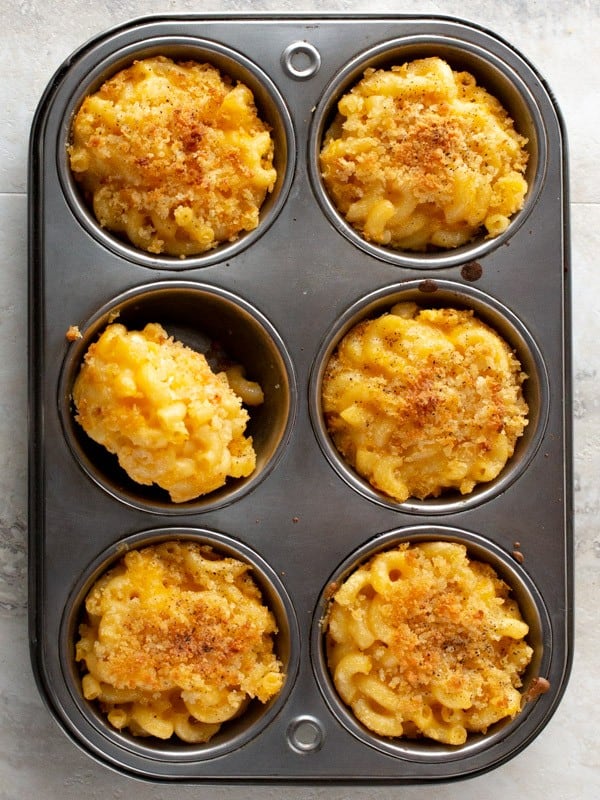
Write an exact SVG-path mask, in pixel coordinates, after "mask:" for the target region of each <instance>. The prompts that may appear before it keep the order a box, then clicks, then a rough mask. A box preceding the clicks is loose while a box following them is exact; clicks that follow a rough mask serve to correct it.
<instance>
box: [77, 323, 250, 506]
mask: <svg viewBox="0 0 600 800" xmlns="http://www.w3.org/2000/svg"><path fill="white" fill-rule="evenodd" d="M230 374H231V384H230V380H229V379H228V377H227V373H226V372H217V373H215V372H213V371H212V369H211V368H210V366H209V364H208V362H207V360H206V358H205V356H204V355H203V354H202V353H198V352H196V351H195V350H192V349H191V348H189V347H186V346H185V345H183V344H182V343H181V342H178V341H175V340H174V339H173V338H172V337H170V336H169V335H168V334H167V332H166V331H165V330H164V328H163V327H162V326H161V325H159V324H158V323H154V322H152V323H148V324H147V325H146V326H145V327H144V328H143V330H139V331H138V330H132V331H130V330H128V329H127V328H126V327H125V326H124V325H122V324H120V323H116V322H115V323H112V324H110V325H108V326H107V328H106V329H105V330H104V331H103V332H102V334H101V336H100V338H99V339H98V340H97V341H96V342H94V343H93V344H92V345H90V347H89V348H88V350H87V352H86V354H85V356H84V360H83V363H82V365H81V368H80V370H79V373H78V375H77V377H76V379H75V383H74V385H73V393H72V395H73V403H74V405H75V410H76V415H75V419H76V420H77V422H78V423H79V424H80V425H81V426H82V428H83V429H84V431H85V432H86V433H87V435H88V436H89V437H90V438H91V439H93V440H94V441H95V442H98V443H99V444H101V445H103V446H104V447H105V448H106V449H107V450H108V451H109V452H110V453H113V454H115V455H116V456H117V458H118V461H119V464H120V465H121V467H122V468H123V469H124V470H125V472H126V473H127V474H128V475H129V477H130V478H131V479H132V480H134V481H136V482H137V483H139V484H142V485H145V486H150V485H152V484H156V485H158V486H160V487H161V488H162V489H165V490H166V491H167V492H168V493H169V495H170V498H171V500H172V501H173V502H174V503H183V502H185V501H188V500H193V499H194V498H197V497H200V496H201V495H205V494H207V493H209V492H212V491H214V490H216V489H219V488H220V487H221V486H224V485H225V483H226V481H227V480H228V479H229V478H243V477H247V476H248V475H251V474H252V472H253V471H254V469H255V466H256V453H255V451H254V447H253V443H252V437H250V436H246V434H245V430H246V426H247V424H248V421H249V419H250V416H249V413H248V411H247V410H246V408H244V407H243V405H242V403H243V402H246V403H247V404H249V405H256V404H260V403H261V402H262V400H263V394H262V390H261V388H260V386H259V385H258V384H257V383H256V382H254V381H248V380H247V379H246V378H245V377H244V376H243V372H242V371H241V368H240V367H239V366H234V367H233V368H232V370H231V373H230ZM236 392H239V394H237V393H236Z"/></svg>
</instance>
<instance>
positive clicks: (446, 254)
mask: <svg viewBox="0 0 600 800" xmlns="http://www.w3.org/2000/svg"><path fill="white" fill-rule="evenodd" d="M433 56H439V57H440V58H442V59H444V60H445V61H446V62H447V63H448V64H449V65H450V67H451V68H452V69H454V70H457V71H465V70H466V71H467V72H470V73H471V74H472V75H473V76H474V77H475V79H476V81H477V84H478V85H479V86H482V87H484V88H485V89H487V91H488V92H489V93H490V94H492V95H493V96H494V97H496V98H497V99H498V100H499V101H500V102H501V104H502V105H503V107H504V108H505V109H506V110H507V112H508V114H509V115H510V117H511V118H512V120H513V122H514V124H515V128H516V130H517V131H518V132H519V133H520V134H522V135H523V136H525V137H526V138H527V140H528V143H527V145H526V149H527V152H528V163H527V169H526V173H525V179H526V180H527V183H528V191H527V194H526V197H525V201H524V205H523V208H522V209H521V210H520V211H519V212H517V213H516V214H515V215H514V216H513V217H512V219H511V221H510V223H509V225H508V228H507V229H506V230H505V231H503V232H502V233H501V234H499V235H498V236H496V237H494V238H483V236H479V237H476V238H475V239H473V241H471V242H469V243H467V244H464V245H462V246H460V247H457V248H455V249H449V250H439V251H433V250H432V251H431V252H413V251H408V250H400V249H398V250H396V249H393V248H390V247H385V246H383V245H379V244H376V243H374V242H370V241H367V240H366V239H365V238H364V237H363V236H362V235H361V234H360V232H359V231H358V230H357V229H355V228H354V227H353V226H352V225H351V224H349V223H348V222H347V221H346V220H345V219H344V217H343V216H342V215H341V214H340V213H339V212H338V210H337V208H336V207H335V204H334V203H333V201H332V199H331V198H330V196H329V194H328V192H327V189H326V188H325V185H324V181H323V179H322V176H321V171H320V167H319V154H320V151H321V146H322V142H323V139H324V136H325V133H326V131H327V129H328V128H329V126H330V124H331V122H332V121H333V119H334V117H335V115H336V112H337V104H338V102H339V100H340V99H341V97H342V96H343V95H344V94H345V93H346V92H348V91H349V90H350V89H351V88H352V86H354V85H355V84H356V83H358V81H359V80H360V79H361V78H362V77H363V73H364V71H365V70H366V69H368V68H373V69H389V68H391V67H392V66H394V65H401V64H404V63H406V62H410V61H413V60H415V59H420V58H428V57H433ZM546 157H547V146H546V131H545V125H544V120H543V117H542V115H541V112H540V110H539V108H538V106H537V104H536V101H535V99H534V97H533V95H532V94H531V92H530V90H529V88H528V86H527V84H526V82H525V80H524V79H523V78H522V77H521V76H520V75H519V73H518V71H517V69H516V68H513V66H512V65H511V64H510V63H509V59H508V58H507V59H503V58H501V57H499V56H497V55H496V54H494V53H492V52H490V51H488V50H486V49H484V48H483V47H480V46H479V45H477V44H475V43H473V42H469V41H466V40H461V39H455V38H453V37H451V36H441V35H440V36H437V35H416V36H410V37H403V38H399V39H392V40H389V41H385V42H381V43H379V44H378V45H376V46H375V47H372V48H371V49H369V50H367V51H365V52H363V53H361V54H359V55H357V56H356V57H355V58H354V59H352V60H351V61H350V62H349V63H348V64H346V65H345V66H344V67H343V68H342V69H341V70H340V71H339V72H338V73H337V74H336V76H335V78H334V80H333V81H332V82H331V83H330V85H329V86H328V87H327V88H326V90H325V92H324V94H323V96H322V98H321V99H320V101H319V103H318V105H317V108H316V110H315V113H314V115H313V123H312V126H311V130H310V135H309V144H308V165H309V173H310V178H311V183H312V186H313V191H314V192H315V195H316V197H317V200H318V201H319V204H320V206H321V208H322V210H323V212H324V213H325V215H326V216H327V217H328V219H329V221H330V222H331V224H332V225H333V226H334V228H336V230H338V231H339V232H340V233H341V234H343V235H344V236H345V237H346V238H347V239H349V240H350V241H351V242H352V243H353V244H354V245H356V246H357V247H359V248H361V249H362V250H363V251H365V252H367V253H369V254H370V255H372V256H375V257H376V258H378V259H380V260H383V261H386V262H388V263H391V264H395V265H397V266H403V267H412V268H417V269H433V268H443V267H450V266H455V265H456V264H461V263H464V262H466V261H469V260H472V259H477V258H480V257H482V256H484V255H485V254H486V253H489V252H491V251H492V250H494V249H495V248H497V247H499V246H500V245H501V244H504V243H505V242H506V241H507V240H508V239H509V238H510V237H512V236H513V235H514V233H515V232H516V231H517V230H518V228H519V227H520V226H521V225H522V224H523V222H524V221H525V219H526V218H527V216H528V215H529V213H530V212H531V210H532V208H533V207H534V205H535V203H536V200H537V197H538V195H539V192H540V189H541V187H542V184H543V181H544V176H545V172H546Z"/></svg>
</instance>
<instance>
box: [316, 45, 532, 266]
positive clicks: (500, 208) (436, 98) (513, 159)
mask: <svg viewBox="0 0 600 800" xmlns="http://www.w3.org/2000/svg"><path fill="white" fill-rule="evenodd" d="M526 144H527V140H526V139H525V138H524V137H523V136H521V135H519V134H518V133H517V132H516V131H515V129H514V127H513V123H512V120H511V119H510V118H509V116H508V114H507V113H506V111H505V110H504V108H503V107H502V105H501V104H500V103H499V101H498V100H496V98H494V97H492V96H491V95H490V94H489V93H488V92H487V91H486V90H485V89H483V88H482V87H480V86H478V85H477V84H476V81H475V78H474V77H473V76H472V75H470V74H469V73H468V72H456V71H454V70H452V69H451V68H450V66H449V65H448V64H447V63H446V62H445V61H443V60H442V59H441V58H424V59H419V60H416V61H413V62H410V63H408V64H404V65H402V66H394V67H392V68H391V69H390V70H374V69H367V70H366V71H365V74H364V77H363V79H362V80H361V81H360V82H359V83H358V84H357V85H356V86H354V87H353V88H352V90H351V91H350V92H348V93H347V94H346V95H344V96H343V97H342V99H341V100H340V101H339V104H338V115H337V117H336V119H335V120H334V122H333V124H332V125H331V127H330V128H329V129H328V131H327V132H326V135H325V140H324V143H323V147H322V149H321V154H320V165H321V172H322V177H323V181H324V184H325V187H326V189H327V191H328V192H329V194H330V196H331V199H332V201H333V202H334V204H335V206H336V207H337V209H338V211H339V212H340V213H341V214H342V215H343V216H344V217H345V218H346V220H347V221H348V222H349V223H350V224H351V225H352V226H354V227H355V228H356V229H357V230H358V231H359V232H360V233H361V234H362V235H363V236H364V238H365V239H366V240H369V241H372V242H375V243H376V244H380V245H387V246H389V247H392V248H396V249H404V250H416V251H418V250H426V249H428V248H431V247H434V248H442V249H450V248H455V247H458V246H459V245H462V244H465V243H466V242H468V241H470V240H471V239H472V238H473V237H474V236H475V235H477V234H478V233H479V232H480V231H481V230H482V229H483V230H485V231H486V233H487V236H488V237H494V236H497V235H498V234H500V233H501V232H502V231H503V230H505V229H506V227H507V226H508V223H509V220H510V217H511V216H512V215H514V214H515V213H516V212H517V211H519V210H520V209H521V208H522V206H523V201H524V197H525V193H526V191H527V182H526V180H525V178H524V173H525V167H526V165H527V152H526V150H525V145H526Z"/></svg>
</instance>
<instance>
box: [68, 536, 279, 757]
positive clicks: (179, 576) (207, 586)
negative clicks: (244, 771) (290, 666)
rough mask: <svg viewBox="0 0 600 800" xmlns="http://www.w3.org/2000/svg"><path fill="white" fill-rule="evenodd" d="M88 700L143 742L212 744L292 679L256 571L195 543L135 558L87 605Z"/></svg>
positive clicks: (80, 651) (99, 585)
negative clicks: (254, 703) (279, 655)
mask: <svg viewBox="0 0 600 800" xmlns="http://www.w3.org/2000/svg"><path fill="white" fill-rule="evenodd" d="M85 610H86V620H85V622H83V623H82V625H81V626H80V629H79V635H80V638H79V640H78V642H77V645H76V660H77V661H79V662H81V663H82V665H83V667H84V670H85V672H84V675H83V677H82V690H83V695H84V697H85V698H86V699H87V700H90V701H95V702H98V703H99V704H100V707H101V709H102V710H103V712H104V713H105V714H106V716H107V719H108V721H109V723H110V724H111V725H112V726H113V727H114V728H117V729H118V730H123V729H125V728H126V729H128V730H129V731H130V732H131V733H132V734H133V735H135V736H154V737H157V738H159V739H169V738H170V737H172V736H177V737H178V738H180V739H182V740H183V741H185V742H207V741H209V740H210V739H211V737H213V736H214V734H215V733H216V732H217V731H218V730H219V728H220V727H221V725H222V724H223V723H224V722H227V721H228V720H230V719H233V718H234V717H236V716H238V715H240V714H241V713H243V711H244V710H245V708H246V707H247V705H248V703H249V702H250V701H251V700H252V699H257V700H258V701H260V702H261V703H266V702H268V700H270V699H271V698H272V697H274V696H275V695H277V693H278V692H279V690H280V689H281V687H282V685H283V681H284V677H285V676H284V673H283V668H282V664H281V663H280V661H279V660H278V659H277V657H276V655H275V653H274V650H273V640H272V637H273V635H274V634H275V633H276V632H277V627H276V623H275V619H274V617H273V614H272V613H271V611H270V610H269V609H268V608H267V607H266V606H265V605H264V604H263V601H262V598H261V594H260V591H259V589H258V587H257V585H256V584H255V582H254V580H253V578H252V577H251V575H250V574H249V567H248V565H247V564H244V563H242V562H240V561H237V560H236V559H233V558H225V557H222V558H220V557H218V556H217V555H216V554H215V553H213V552H212V551H211V549H210V548H206V547H201V546H199V545H196V544H194V543H191V542H187V543H184V542H166V543H162V544H159V545H154V546H148V547H145V548H143V549H141V550H139V551H131V552H129V553H127V554H126V555H125V556H124V558H123V559H122V560H121V562H120V563H119V564H118V565H117V566H115V567H114V568H112V569H111V570H110V571H109V572H108V573H106V574H105V575H104V576H102V577H101V578H100V579H99V580H98V581H97V582H96V584H95V585H94V586H93V587H92V589H91V591H90V592H89V594H88V596H87V598H86V601H85Z"/></svg>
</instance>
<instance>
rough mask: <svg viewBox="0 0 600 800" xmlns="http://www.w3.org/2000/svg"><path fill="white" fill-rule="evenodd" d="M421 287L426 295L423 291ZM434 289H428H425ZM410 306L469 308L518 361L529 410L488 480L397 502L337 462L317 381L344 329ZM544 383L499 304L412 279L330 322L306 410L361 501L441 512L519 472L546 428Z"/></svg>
mask: <svg viewBox="0 0 600 800" xmlns="http://www.w3.org/2000/svg"><path fill="white" fill-rule="evenodd" d="M425 283H426V284H427V291H424V286H425ZM431 289H434V291H431ZM407 301H408V302H414V303H416V304H417V306H419V307H420V308H436V307H442V308H443V307H448V308H457V309H469V310H472V311H473V313H474V314H475V316H476V317H477V318H478V319H480V320H481V321H482V322H484V323H486V324H487V325H488V326H489V327H490V328H492V329H493V330H495V331H496V332H497V333H498V334H499V335H500V336H501V337H502V338H503V339H504V340H505V341H506V342H507V343H508V345H509V346H510V347H511V349H512V350H513V351H514V352H515V354H516V356H517V357H518V359H519V361H520V364H521V368H522V370H523V371H524V372H525V374H526V375H527V376H528V377H527V380H526V381H525V382H524V384H523V394H524V397H525V400H526V402H527V404H528V406H529V414H528V424H527V426H526V427H525V430H524V432H523V435H522V436H521V437H520V438H519V439H518V440H517V443H516V446H515V450H514V453H513V455H512V457H511V458H510V459H509V461H508V462H507V464H506V466H505V467H504V469H503V470H502V471H501V472H500V473H499V475H498V476H497V477H496V478H494V479H493V480H491V481H489V482H487V483H479V484H477V485H476V486H475V487H474V489H473V491H472V492H471V493H470V494H466V495H461V494H460V493H459V492H458V491H450V490H449V491H447V492H446V493H442V494H441V495H440V496H439V497H435V498H425V499H424V500H419V499H417V498H409V499H407V500H406V501H404V502H399V501H396V500H394V499H393V498H391V497H389V496H388V495H385V494H384V493H382V492H380V491H378V490H376V489H375V488H374V487H373V486H372V485H371V484H370V483H369V482H368V481H367V480H366V479H365V478H363V477H361V476H360V475H359V474H358V473H357V472H356V471H355V470H354V469H353V468H352V467H351V466H350V465H349V464H348V462H347V461H346V460H345V459H344V458H343V456H342V455H341V454H340V453H339V451H338V450H337V448H336V446H335V444H334V443H333V440H332V439H331V437H330V435H329V432H328V430H327V426H326V423H325V419H324V414H323V410H322V403H321V393H322V385H323V377H324V374H325V370H326V367H327V363H328V361H329V359H330V357H331V356H332V354H333V353H334V351H335V349H336V347H337V345H338V344H339V342H340V340H341V339H342V338H343V336H344V335H345V334H346V333H348V331H349V330H350V329H351V328H353V327H354V326H355V325H357V324H358V323H359V322H361V321H362V320H364V319H369V318H376V317H379V316H380V315H382V314H384V313H386V312H387V311H389V310H390V308H391V307H392V306H394V305H395V304H396V303H400V302H407ZM549 391H550V390H549V383H548V375H547V371H546V367H545V364H544V361H543V358H542V355H541V353H540V351H539V349H538V347H537V345H536V343H535V340H534V339H533V337H532V336H531V335H530V333H529V332H528V331H527V329H526V328H525V326H524V325H523V324H522V323H521V321H520V320H519V319H518V318H517V317H516V316H515V315H514V314H513V313H512V312H511V311H510V310H509V309H508V308H507V307H506V306H504V305H502V304H501V303H500V302H498V301H497V300H495V299H494V298H492V297H490V296H489V295H486V294H485V293H483V292H481V291H480V290H478V289H475V288H473V287H471V286H463V285H459V284H455V283H453V282H452V281H448V280H441V279H436V280H435V281H427V282H425V281H422V280H412V281H406V282H403V283H398V284H394V285H390V286H384V287H382V288H381V289H377V290H375V291H374V292H372V293H370V294H368V295H366V296H365V297H363V298H362V299H360V300H359V301H357V302H356V303H354V304H353V305H352V306H351V307H350V308H348V309H347V310H346V312H345V313H344V314H342V315H341V317H340V318H339V319H338V320H337V321H336V323H335V324H334V326H333V328H332V329H331V330H330V332H329V333H328V335H327V336H326V338H325V340H324V341H323V343H322V345H321V347H320V349H319V351H318V353H317V355H316V357H315V360H314V366H313V371H312V373H311V377H310V386H309V408H310V415H311V420H312V424H313V430H314V432H315V435H316V437H317V440H318V442H319V445H320V447H321V450H322V451H323V453H324V455H325V457H326V458H327V460H328V461H329V463H330V464H331V466H332V467H333V468H334V469H335V470H336V472H337V473H338V474H339V475H340V477H341V478H342V479H343V480H345V481H346V483H348V485H349V486H351V487H352V488H353V489H354V490H355V491H357V492H358V493H359V494H361V495H363V496H364V497H366V498H367V499H369V500H371V501H373V502H375V503H378V504H379V505H383V506H387V507H388V508H391V509H395V510H398V511H402V512H408V513H413V514H447V513H451V512H456V511H463V510H465V509H467V508H472V507H473V506H476V505H479V504H481V503H483V502H485V501H487V500H489V499H491V498H492V497H495V496H496V495H498V494H500V493H501V492H503V491H505V490H506V489H507V488H508V486H510V485H511V484H512V483H513V481H515V480H516V479H517V478H518V477H519V475H521V474H522V473H523V471H524V470H525V469H526V467H527V465H528V464H529V463H530V461H531V459H532V458H533V456H534V455H535V453H536V452H537V450H538V448H539V445H540V442H541V440H542V437H543V435H544V431H545V428H546V423H547V418H548V408H549Z"/></svg>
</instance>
